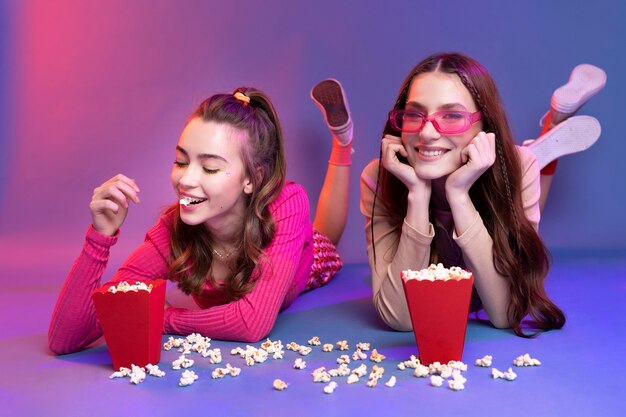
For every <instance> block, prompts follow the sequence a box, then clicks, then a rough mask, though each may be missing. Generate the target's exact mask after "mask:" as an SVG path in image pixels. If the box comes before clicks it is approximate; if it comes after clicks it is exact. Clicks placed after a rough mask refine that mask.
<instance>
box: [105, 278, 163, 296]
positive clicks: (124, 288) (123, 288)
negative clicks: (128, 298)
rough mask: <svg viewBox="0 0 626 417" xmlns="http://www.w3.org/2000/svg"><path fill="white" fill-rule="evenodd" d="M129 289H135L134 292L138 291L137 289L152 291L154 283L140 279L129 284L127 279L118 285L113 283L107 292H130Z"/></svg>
mask: <svg viewBox="0 0 626 417" xmlns="http://www.w3.org/2000/svg"><path fill="white" fill-rule="evenodd" d="M129 291H133V292H137V291H148V292H152V284H150V285H146V283H145V282H140V281H135V283H134V284H129V283H128V282H126V281H121V282H118V284H117V286H116V285H111V286H110V287H109V288H108V289H107V292H110V293H112V294H115V293H116V292H129Z"/></svg>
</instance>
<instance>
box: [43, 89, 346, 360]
mask: <svg viewBox="0 0 626 417" xmlns="http://www.w3.org/2000/svg"><path fill="white" fill-rule="evenodd" d="M311 96H312V98H313V99H314V101H315V102H316V103H317V104H318V105H319V106H320V108H321V109H322V112H323V114H324V116H325V119H326V123H327V125H328V127H329V128H330V130H331V133H332V134H333V150H332V152H331V157H330V161H329V165H328V170H327V173H326V179H325V182H324V186H323V189H322V193H321V195H320V200H319V204H318V207H317V213H316V214H317V215H316V218H315V221H314V222H313V225H312V224H311V222H310V219H309V201H308V198H307V196H306V193H305V191H304V189H303V188H302V187H301V186H299V185H297V184H294V183H290V182H286V181H285V173H286V163H285V155H284V149H283V137H282V131H281V127H280V124H279V121H278V117H277V115H276V111H275V110H274V107H273V105H272V103H271V102H270V100H269V98H268V97H267V96H266V95H265V94H264V93H262V92H260V91H258V90H255V89H252V88H238V89H236V90H235V92H234V93H233V94H218V95H214V96H212V97H210V98H208V99H207V100H205V101H204V102H203V103H202V104H201V105H200V106H199V107H198V109H197V110H196V111H195V112H194V113H193V114H192V116H191V117H190V119H189V121H188V122H187V124H186V126H185V128H184V130H183V132H182V134H181V136H180V139H179V140H178V143H177V145H176V153H175V161H174V166H173V168H172V173H171V182H172V186H173V188H174V192H175V194H176V198H177V202H176V203H175V204H173V205H172V206H171V207H169V209H167V210H166V212H165V213H164V214H163V215H162V216H161V217H160V218H159V219H158V221H157V223H156V224H155V225H154V226H153V227H152V229H150V230H149V231H148V233H147V234H146V238H145V241H144V242H143V243H142V244H141V245H140V246H139V247H138V248H137V249H136V250H135V251H134V252H133V253H132V254H131V255H130V257H129V258H128V259H127V260H126V261H125V262H124V264H123V265H122V267H121V268H120V269H119V270H118V271H117V272H116V274H115V275H114V277H113V279H112V282H117V281H131V282H134V281H136V280H143V279H157V278H166V279H169V280H172V281H175V282H176V283H177V285H178V287H179V288H180V289H181V290H182V291H184V292H185V293H187V294H189V295H191V296H192V297H193V298H194V300H195V301H196V303H197V304H198V306H199V307H200V309H193V310H191V309H185V308H177V307H168V306H166V310H165V322H164V327H163V332H164V333H173V334H183V335H186V334H190V333H192V332H198V333H201V334H202V335H204V336H207V337H211V338H216V339H225V340H237V341H245V342H255V341H258V340H260V339H262V338H263V337H265V336H266V335H267V334H268V333H269V332H270V330H271V329H272V327H273V325H274V322H275V320H276V317H277V315H278V312H279V311H280V310H282V309H284V308H286V307H287V306H289V305H290V304H291V303H292V302H293V300H294V299H295V298H296V297H297V296H298V294H300V293H301V292H303V291H305V290H306V289H311V288H315V287H318V286H320V285H322V284H324V283H326V282H328V280H330V278H332V276H333V274H334V273H335V272H336V271H337V270H338V269H340V268H341V258H340V257H339V255H338V254H337V252H336V249H335V245H336V244H337V242H338V241H339V238H340V237H341V234H342V232H343V228H344V225H345V221H346V217H347V209H348V207H347V206H348V184H349V173H350V164H351V161H350V153H351V141H352V120H351V118H350V114H349V109H348V107H347V102H346V101H345V93H344V92H343V89H342V88H341V85H340V84H339V83H338V82H337V81H335V80H325V81H323V82H321V83H320V84H318V85H317V86H316V87H314V88H313V90H312V92H311ZM139 192H140V190H139V187H138V185H137V184H136V183H135V181H134V180H132V179H130V178H128V177H126V176H124V175H122V174H118V175H116V176H115V177H113V178H111V179H110V180H108V181H106V182H105V183H104V184H102V185H101V186H99V187H98V188H96V189H95V190H94V194H93V198H92V200H91V203H90V206H89V208H90V211H91V215H92V219H93V223H92V225H91V226H90V227H89V229H88V231H87V236H86V239H85V243H84V246H83V249H82V252H81V253H80V255H79V257H78V259H77V260H76V262H75V264H74V266H73V268H72V270H71V271H70V273H69V275H68V276H67V278H66V281H65V284H64V286H63V288H62V290H61V293H60V295H59V298H58V301H57V303H56V306H55V309H54V312H53V314H52V320H51V323H50V328H49V333H48V339H49V346H50V349H51V350H52V351H53V352H54V353H56V354H64V353H71V352H76V351H78V350H81V349H84V348H85V347H87V346H88V345H89V344H91V343H92V342H93V341H95V340H96V339H97V338H99V337H100V336H101V335H102V332H101V329H100V326H99V323H98V321H97V319H96V316H95V309H94V306H93V303H92V301H91V293H92V291H93V290H95V289H96V288H98V287H100V286H101V285H102V283H101V282H100V280H101V277H102V274H103V272H104V270H105V267H106V264H107V261H108V258H109V250H110V248H111V246H113V245H114V244H115V242H116V241H117V239H118V236H119V234H120V232H119V230H120V227H121V226H122V224H123V223H124V220H125V218H126V215H127V213H128V209H129V206H130V205H131V204H132V203H139Z"/></svg>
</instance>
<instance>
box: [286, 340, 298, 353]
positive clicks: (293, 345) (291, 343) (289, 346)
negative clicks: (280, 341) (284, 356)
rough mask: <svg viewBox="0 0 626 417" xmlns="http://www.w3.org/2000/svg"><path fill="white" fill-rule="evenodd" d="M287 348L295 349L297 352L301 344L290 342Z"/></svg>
mask: <svg viewBox="0 0 626 417" xmlns="http://www.w3.org/2000/svg"><path fill="white" fill-rule="evenodd" d="M285 348H286V349H287V350H293V351H294V352H297V351H298V350H299V349H300V345H299V344H297V343H296V342H290V343H287V346H285Z"/></svg>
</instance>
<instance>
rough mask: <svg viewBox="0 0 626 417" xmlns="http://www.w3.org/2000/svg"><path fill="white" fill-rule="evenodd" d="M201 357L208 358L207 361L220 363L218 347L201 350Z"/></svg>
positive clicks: (220, 356) (220, 353) (220, 355)
mask: <svg viewBox="0 0 626 417" xmlns="http://www.w3.org/2000/svg"><path fill="white" fill-rule="evenodd" d="M200 354H201V355H202V357H204V358H207V357H208V358H209V363H213V364H215V363H222V351H221V350H220V349H219V348H215V349H208V350H203V351H202V352H200Z"/></svg>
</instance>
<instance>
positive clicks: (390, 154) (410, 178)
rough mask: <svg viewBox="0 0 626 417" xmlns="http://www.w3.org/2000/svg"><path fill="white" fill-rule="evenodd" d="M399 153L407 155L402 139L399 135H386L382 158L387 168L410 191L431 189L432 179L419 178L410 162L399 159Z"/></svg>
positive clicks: (383, 142)
mask: <svg viewBox="0 0 626 417" xmlns="http://www.w3.org/2000/svg"><path fill="white" fill-rule="evenodd" d="M398 154H400V155H402V156H404V157H406V156H407V152H406V149H404V145H403V144H402V140H401V139H400V138H399V137H397V136H392V135H385V137H383V140H382V155H383V158H382V159H383V166H384V167H385V169H386V170H387V171H389V172H391V173H392V174H393V175H394V176H395V177H396V178H398V179H399V180H400V181H402V183H403V184H404V185H405V186H406V188H407V189H408V190H409V192H411V191H416V190H420V189H424V190H426V189H430V181H427V180H423V179H421V178H419V177H418V176H417V173H416V172H415V169H414V168H413V167H412V166H411V165H410V164H409V163H408V162H402V161H401V160H400V159H398Z"/></svg>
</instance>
